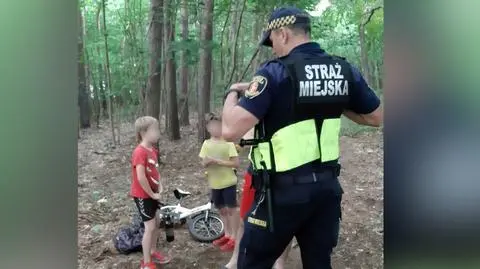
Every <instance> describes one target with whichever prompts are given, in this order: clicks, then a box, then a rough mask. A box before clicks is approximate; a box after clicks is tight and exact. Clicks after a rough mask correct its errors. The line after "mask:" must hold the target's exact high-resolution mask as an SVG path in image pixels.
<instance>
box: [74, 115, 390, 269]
mask: <svg viewBox="0 0 480 269" xmlns="http://www.w3.org/2000/svg"><path fill="white" fill-rule="evenodd" d="M121 136H122V137H121V145H120V146H117V147H116V148H112V146H111V142H110V141H111V138H110V131H109V130H108V129H107V127H106V126H102V128H100V129H90V130H86V131H83V132H82V133H81V139H80V140H79V143H78V154H79V156H78V157H79V158H78V196H79V198H78V248H79V252H78V263H79V268H80V269H87V268H88V269H103V268H114V269H120V268H125V269H127V268H128V269H130V268H132V269H133V268H139V260H140V257H141V256H140V254H132V255H128V256H125V255H119V254H115V253H114V252H113V251H112V247H111V239H112V237H113V235H114V234H115V233H116V232H117V231H118V229H119V228H120V227H122V226H126V225H128V223H129V222H130V220H131V215H132V214H133V213H134V212H135V211H134V205H133V203H132V202H131V200H130V199H129V198H128V196H127V193H128V190H129V184H130V167H129V161H130V154H131V151H132V149H133V147H134V135H133V126H132V124H125V125H123V126H121ZM160 150H161V162H162V164H161V167H160V173H161V174H162V177H163V178H164V179H166V180H167V182H168V183H167V188H169V189H170V190H173V188H175V187H180V188H182V189H186V190H188V191H191V192H192V193H194V194H195V195H193V196H192V197H191V198H189V199H187V200H186V201H185V205H186V206H196V205H198V204H201V203H204V202H205V201H206V200H207V199H208V187H207V185H206V184H205V181H204V180H203V170H202V169H201V168H200V166H199V164H198V158H197V155H198V150H199V145H198V144H197V143H196V130H195V128H194V127H185V128H183V129H182V140H180V141H178V142H168V141H166V140H162V141H161V143H160ZM242 161H243V162H244V165H243V167H246V161H245V158H243V160H242ZM341 163H342V167H343V170H342V175H341V182H342V186H343V188H344V190H345V195H344V201H343V222H342V228H341V235H340V241H339V245H338V247H337V248H336V249H335V251H334V254H333V260H334V268H339V269H345V268H350V269H354V268H359V269H376V268H383V138H382V134H381V133H380V132H378V133H369V134H363V135H359V136H358V137H342V159H341ZM241 174H243V171H239V175H241ZM102 198H105V199H102ZM170 198H172V197H170ZM99 200H100V201H105V200H106V201H105V202H104V203H102V202H100V203H99V202H98V201H99ZM161 241H162V240H161ZM164 246H165V247H168V249H171V251H172V254H173V255H174V260H173V261H172V263H171V264H169V265H166V266H165V267H164V268H165V269H173V268H175V269H181V268H201V269H209V268H214V269H217V268H219V266H220V265H222V264H224V263H226V261H228V259H229V258H230V254H225V253H221V252H219V251H218V250H216V249H214V248H213V247H211V246H210V245H208V244H201V243H197V242H195V241H193V240H191V239H190V236H189V235H188V231H187V230H186V229H185V228H179V229H177V230H176V233H175V241H174V242H173V244H169V245H168V246H167V244H166V243H164ZM290 257H291V258H290V259H289V266H288V268H293V269H295V268H302V267H301V261H300V254H299V250H298V248H294V250H293V251H292V252H291V255H290Z"/></svg>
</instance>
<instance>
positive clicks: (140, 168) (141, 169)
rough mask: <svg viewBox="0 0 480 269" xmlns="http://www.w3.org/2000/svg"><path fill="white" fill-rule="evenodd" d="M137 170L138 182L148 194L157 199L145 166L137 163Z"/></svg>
mask: <svg viewBox="0 0 480 269" xmlns="http://www.w3.org/2000/svg"><path fill="white" fill-rule="evenodd" d="M135 172H136V173H137V178H138V182H139V183H140V186H142V189H143V190H144V191H145V192H146V193H147V194H148V196H150V197H152V198H153V199H155V197H156V195H155V193H154V192H153V190H152V188H151V187H150V184H148V179H147V176H146V175H145V166H144V165H142V164H137V166H135Z"/></svg>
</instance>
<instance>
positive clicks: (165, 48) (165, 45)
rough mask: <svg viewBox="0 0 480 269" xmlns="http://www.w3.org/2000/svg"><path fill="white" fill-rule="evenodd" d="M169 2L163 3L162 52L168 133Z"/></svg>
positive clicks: (164, 108)
mask: <svg viewBox="0 0 480 269" xmlns="http://www.w3.org/2000/svg"><path fill="white" fill-rule="evenodd" d="M168 3H169V0H164V1H163V11H164V12H163V19H164V20H163V21H164V22H165V23H164V24H163V51H162V66H163V67H162V68H163V69H162V77H163V78H164V79H163V81H162V104H163V113H164V115H165V132H166V133H168V128H169V124H170V121H169V117H170V115H169V114H168V112H169V108H168V106H169V103H168V74H167V59H168V55H169V54H168V46H169V43H168V33H169V29H170V24H169V21H168V20H169V18H168V15H169V13H168V9H169V8H170V7H169V5H168Z"/></svg>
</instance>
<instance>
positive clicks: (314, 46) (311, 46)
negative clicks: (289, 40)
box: [289, 42, 325, 54]
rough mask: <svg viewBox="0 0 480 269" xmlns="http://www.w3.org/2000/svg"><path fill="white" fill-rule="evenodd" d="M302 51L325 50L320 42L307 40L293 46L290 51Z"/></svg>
mask: <svg viewBox="0 0 480 269" xmlns="http://www.w3.org/2000/svg"><path fill="white" fill-rule="evenodd" d="M301 51H319V52H320V51H321V52H325V51H324V50H323V49H322V48H321V47H320V44H318V43H317V42H307V43H303V44H301V45H298V46H296V47H295V48H293V49H292V50H291V51H290V53H295V52H301ZM290 53H289V54H290Z"/></svg>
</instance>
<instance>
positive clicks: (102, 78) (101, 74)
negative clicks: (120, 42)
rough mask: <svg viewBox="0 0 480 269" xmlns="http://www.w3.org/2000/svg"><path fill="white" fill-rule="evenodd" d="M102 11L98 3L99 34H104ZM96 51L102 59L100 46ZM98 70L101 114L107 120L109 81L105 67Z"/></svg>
mask: <svg viewBox="0 0 480 269" xmlns="http://www.w3.org/2000/svg"><path fill="white" fill-rule="evenodd" d="M101 11H102V3H101V2H99V3H98V7H97V13H96V21H97V30H98V33H100V35H101V33H102V27H101V26H102V24H101V23H100V13H101ZM96 49H97V54H98V57H99V58H101V57H102V52H101V49H100V45H97V46H96ZM97 69H98V89H99V91H100V95H99V99H100V101H101V108H102V109H101V112H100V115H101V116H103V117H105V118H107V117H108V105H107V93H106V89H105V84H106V81H107V79H106V78H105V76H106V75H105V72H104V71H105V68H104V67H103V64H102V63H99V64H98V66H97Z"/></svg>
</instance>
